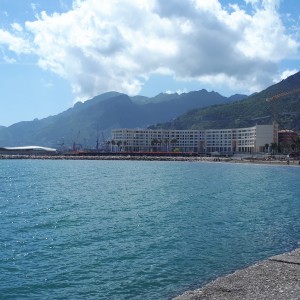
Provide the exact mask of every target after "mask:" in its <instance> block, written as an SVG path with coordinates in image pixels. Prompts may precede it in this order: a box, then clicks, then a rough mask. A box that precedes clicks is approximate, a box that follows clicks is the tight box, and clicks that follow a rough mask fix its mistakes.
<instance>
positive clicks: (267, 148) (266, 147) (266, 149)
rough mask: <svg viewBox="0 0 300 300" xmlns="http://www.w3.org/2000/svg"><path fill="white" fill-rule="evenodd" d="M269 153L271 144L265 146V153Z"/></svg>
mask: <svg viewBox="0 0 300 300" xmlns="http://www.w3.org/2000/svg"><path fill="white" fill-rule="evenodd" d="M268 151H269V144H265V152H268Z"/></svg>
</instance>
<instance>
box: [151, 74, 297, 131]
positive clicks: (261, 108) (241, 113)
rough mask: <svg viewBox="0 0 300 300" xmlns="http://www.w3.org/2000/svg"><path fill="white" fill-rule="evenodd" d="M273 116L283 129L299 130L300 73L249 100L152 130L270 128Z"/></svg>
mask: <svg viewBox="0 0 300 300" xmlns="http://www.w3.org/2000/svg"><path fill="white" fill-rule="evenodd" d="M282 93H287V94H285V95H281V96H280V97H278V98H277V99H276V98H274V99H273V100H272V101H270V98H272V97H274V96H275V95H280V94H282ZM273 116H274V117H275V120H276V121H277V122H278V123H279V127H280V128H282V129H293V130H298V131H299V130H300V72H298V73H296V74H295V75H293V76H290V77H289V78H287V79H285V80H283V81H281V82H279V83H277V84H275V85H273V86H271V87H269V88H267V89H266V90H264V91H262V92H260V93H257V94H254V95H252V96H250V97H248V98H247V99H244V100H241V101H237V102H233V103H228V104H224V105H214V106H210V107H206V108H203V109H194V110H191V111H189V112H187V113H185V114H183V115H181V116H179V117H178V118H175V119H173V120H172V121H170V122H167V123H161V124H158V125H156V126H152V127H151V128H165V129H209V128H216V129H219V128H241V127H249V126H254V125H255V124H271V123H272V117H273Z"/></svg>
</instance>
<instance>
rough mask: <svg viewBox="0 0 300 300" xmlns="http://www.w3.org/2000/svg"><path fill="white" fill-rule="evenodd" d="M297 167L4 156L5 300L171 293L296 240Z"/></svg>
mask: <svg viewBox="0 0 300 300" xmlns="http://www.w3.org/2000/svg"><path fill="white" fill-rule="evenodd" d="M299 180H300V167H298V166H273V165H272V166H271V165H255V164H234V163H219V162H211V163H209V162H207V163H205V162H176V161H174V162H173V161H172V162H162V161H151V162H147V161H101V160H99V161H98V160H97V161H89V160H82V161H81V160H72V161H71V160H0V232H1V234H0V299H118V300H122V299H147V300H148V299H162V300H164V299H172V298H173V297H175V296H178V295H180V294H181V293H183V292H184V291H186V290H190V289H195V288H197V287H200V286H202V285H203V284H205V283H207V282H209V281H211V280H213V279H215V278H217V277H219V276H222V275H224V274H228V273H230V272H233V271H235V270H236V269H239V268H243V267H246V266H249V265H251V264H253V263H255V262H257V261H258V260H262V259H264V258H267V257H269V256H271V255H275V254H279V253H282V252H285V251H290V250H292V249H295V248H297V247H300V218H299V216H300V185H299Z"/></svg>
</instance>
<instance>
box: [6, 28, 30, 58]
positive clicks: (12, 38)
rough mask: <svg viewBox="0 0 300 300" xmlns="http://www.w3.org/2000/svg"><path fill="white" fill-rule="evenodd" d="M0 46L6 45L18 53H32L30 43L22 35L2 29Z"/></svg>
mask: <svg viewBox="0 0 300 300" xmlns="http://www.w3.org/2000/svg"><path fill="white" fill-rule="evenodd" d="M0 46H6V47H7V48H8V49H9V50H10V51H12V52H15V53H17V54H22V53H30V52H31V51H32V49H31V46H30V43H29V42H27V41H26V40H24V39H23V38H22V37H20V36H17V35H14V34H12V33H10V32H8V31H5V30H2V29H0Z"/></svg>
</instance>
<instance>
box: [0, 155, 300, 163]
mask: <svg viewBox="0 0 300 300" xmlns="http://www.w3.org/2000/svg"><path fill="white" fill-rule="evenodd" d="M0 159H41V160H45V159H49V160H135V161H187V162H215V163H220V162H227V163H252V164H274V165H299V164H300V161H299V160H298V159H290V160H266V159H257V158H231V157H230V158H226V157H220V158H219V157H217V158H216V157H199V156H155V155H151V156H147V155H99V156H98V155H84V156H81V155H24V154H19V155H18V154H11V155H8V154H2V155H0Z"/></svg>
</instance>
